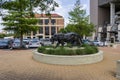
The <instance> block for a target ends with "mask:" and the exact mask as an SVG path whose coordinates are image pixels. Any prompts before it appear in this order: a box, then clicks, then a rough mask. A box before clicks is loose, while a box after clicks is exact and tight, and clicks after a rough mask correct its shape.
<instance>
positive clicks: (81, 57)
mask: <svg viewBox="0 0 120 80" xmlns="http://www.w3.org/2000/svg"><path fill="white" fill-rule="evenodd" d="M33 58H34V59H35V60H37V61H39V62H43V63H48V64H59V65H80V64H91V63H97V62H100V61H101V60H103V52H102V51H99V50H98V49H97V48H96V47H94V46H83V47H72V48H69V47H57V48H52V47H39V48H38V50H35V51H34V55H33Z"/></svg>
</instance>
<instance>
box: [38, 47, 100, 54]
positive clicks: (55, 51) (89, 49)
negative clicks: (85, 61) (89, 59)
mask: <svg viewBox="0 0 120 80" xmlns="http://www.w3.org/2000/svg"><path fill="white" fill-rule="evenodd" d="M38 52H40V53H44V54H50V55H87V54H94V53H97V52H98V49H97V47H96V46H89V45H85V47H83V48H78V49H71V48H67V47H57V48H53V47H45V46H43V47H39V48H38Z"/></svg>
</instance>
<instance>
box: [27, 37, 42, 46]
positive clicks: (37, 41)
mask: <svg viewBox="0 0 120 80" xmlns="http://www.w3.org/2000/svg"><path fill="white" fill-rule="evenodd" d="M39 46H41V44H40V41H39V40H38V39H32V40H30V41H29V44H28V47H29V48H37V47H39Z"/></svg>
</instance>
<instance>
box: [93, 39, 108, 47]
mask: <svg viewBox="0 0 120 80" xmlns="http://www.w3.org/2000/svg"><path fill="white" fill-rule="evenodd" d="M93 44H94V45H95V46H108V43H107V42H106V41H105V42H102V41H98V40H95V41H93Z"/></svg>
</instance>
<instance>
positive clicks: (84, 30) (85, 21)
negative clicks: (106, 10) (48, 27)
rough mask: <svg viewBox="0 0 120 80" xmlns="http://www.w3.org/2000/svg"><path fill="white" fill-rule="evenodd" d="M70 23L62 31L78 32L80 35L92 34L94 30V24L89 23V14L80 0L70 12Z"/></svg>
mask: <svg viewBox="0 0 120 80" xmlns="http://www.w3.org/2000/svg"><path fill="white" fill-rule="evenodd" d="M69 16H70V17H69V24H68V25H67V26H66V28H65V29H63V30H61V32H76V33H78V34H79V35H80V36H84V35H86V36H90V35H91V33H92V32H93V31H94V25H93V24H91V23H89V16H88V15H87V14H86V11H85V10H84V9H82V6H81V5H80V2H79V0H77V1H76V4H75V7H74V8H73V10H72V11H70V12H69Z"/></svg>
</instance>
